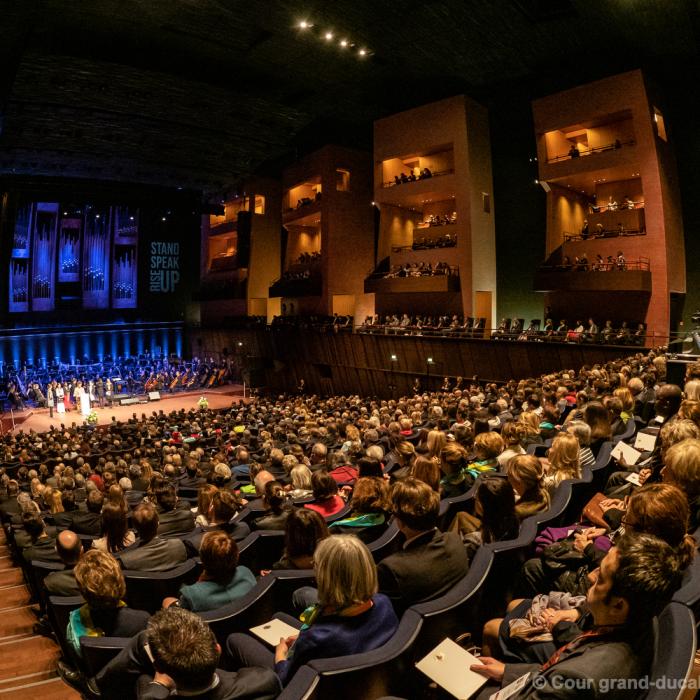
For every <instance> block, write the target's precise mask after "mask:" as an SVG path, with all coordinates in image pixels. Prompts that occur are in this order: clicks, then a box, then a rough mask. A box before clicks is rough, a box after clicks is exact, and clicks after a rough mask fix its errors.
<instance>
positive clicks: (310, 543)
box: [272, 508, 330, 569]
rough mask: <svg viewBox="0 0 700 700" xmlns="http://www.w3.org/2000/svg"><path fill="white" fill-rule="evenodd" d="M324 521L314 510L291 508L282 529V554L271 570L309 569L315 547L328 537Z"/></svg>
mask: <svg viewBox="0 0 700 700" xmlns="http://www.w3.org/2000/svg"><path fill="white" fill-rule="evenodd" d="M329 534H330V533H329V532H328V526H327V525H326V521H325V520H324V519H323V518H322V517H321V516H320V515H319V514H318V513H317V512H316V511H314V510H306V509H305V508H292V510H291V511H290V513H289V516H288V517H287V524H286V526H285V528H284V552H283V554H282V558H281V559H280V560H279V561H277V562H275V563H274V564H273V565H272V568H273V569H310V568H311V567H312V562H313V560H314V551H315V550H316V545H317V544H318V543H319V542H320V541H321V540H323V539H325V538H326V537H328V536H329Z"/></svg>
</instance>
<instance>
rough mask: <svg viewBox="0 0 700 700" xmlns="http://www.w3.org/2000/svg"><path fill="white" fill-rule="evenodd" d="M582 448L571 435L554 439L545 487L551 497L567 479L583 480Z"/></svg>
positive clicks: (546, 468) (546, 467)
mask: <svg viewBox="0 0 700 700" xmlns="http://www.w3.org/2000/svg"><path fill="white" fill-rule="evenodd" d="M579 454H580V447H579V443H578V439H577V438H576V436H575V435H572V434H571V433H560V434H559V435H557V436H556V437H555V438H554V441H553V442H552V446H551V447H550V448H549V450H548V452H547V461H546V462H545V464H544V466H545V477H544V485H545V487H546V488H547V490H548V491H549V493H550V495H553V494H554V491H555V490H556V488H557V486H559V484H561V482H562V481H566V480H567V479H580V478H581V462H580V458H579Z"/></svg>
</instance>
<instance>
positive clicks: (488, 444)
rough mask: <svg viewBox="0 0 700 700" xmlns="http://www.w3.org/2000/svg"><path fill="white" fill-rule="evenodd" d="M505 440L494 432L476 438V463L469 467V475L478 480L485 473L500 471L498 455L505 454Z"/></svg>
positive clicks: (470, 464) (481, 434)
mask: <svg viewBox="0 0 700 700" xmlns="http://www.w3.org/2000/svg"><path fill="white" fill-rule="evenodd" d="M504 447H505V445H504V444H503V438H502V437H501V436H500V435H499V434H498V433H494V432H485V433H479V434H478V435H477V436H476V437H475V438H474V457H475V459H474V461H473V462H470V463H469V464H468V465H467V473H468V474H469V475H470V476H471V477H472V479H476V478H477V477H478V476H481V475H482V474H484V473H485V472H492V471H496V470H497V469H498V455H500V454H501V452H503V448H504Z"/></svg>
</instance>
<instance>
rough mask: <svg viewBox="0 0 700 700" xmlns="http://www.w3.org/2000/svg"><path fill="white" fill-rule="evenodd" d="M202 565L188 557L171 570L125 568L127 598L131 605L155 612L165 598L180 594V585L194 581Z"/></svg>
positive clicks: (138, 608)
mask: <svg viewBox="0 0 700 700" xmlns="http://www.w3.org/2000/svg"><path fill="white" fill-rule="evenodd" d="M200 571H201V567H200V565H199V563H198V562H197V560H195V559H188V560H187V561H186V562H184V563H183V564H180V566H177V567H175V568H174V569H171V570H170V571H129V570H128V569H124V580H125V581H126V600H127V603H128V604H129V607H131V608H134V609H136V610H146V611H148V612H150V613H154V612H156V611H157V610H160V608H161V607H162V604H163V599H164V598H167V597H169V596H175V597H177V596H179V593H180V586H182V585H183V584H190V583H194V582H195V581H196V580H197V578H198V577H199V574H200Z"/></svg>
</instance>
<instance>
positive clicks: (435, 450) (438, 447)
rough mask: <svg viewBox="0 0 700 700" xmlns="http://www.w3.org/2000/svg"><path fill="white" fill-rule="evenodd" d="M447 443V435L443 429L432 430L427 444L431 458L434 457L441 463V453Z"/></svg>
mask: <svg viewBox="0 0 700 700" xmlns="http://www.w3.org/2000/svg"><path fill="white" fill-rule="evenodd" d="M446 444H447V438H446V437H445V433H443V432H442V430H431V431H430V432H429V433H428V440H427V444H426V447H427V448H428V455H427V456H428V457H429V458H430V459H433V460H435V461H436V462H438V463H439V462H440V453H441V452H442V450H443V449H444V447H445V445H446Z"/></svg>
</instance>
